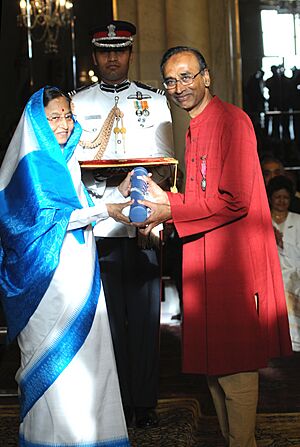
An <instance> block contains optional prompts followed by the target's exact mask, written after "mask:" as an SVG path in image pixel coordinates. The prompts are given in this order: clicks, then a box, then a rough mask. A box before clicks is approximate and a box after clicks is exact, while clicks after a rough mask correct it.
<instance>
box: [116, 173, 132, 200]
mask: <svg viewBox="0 0 300 447" xmlns="http://www.w3.org/2000/svg"><path fill="white" fill-rule="evenodd" d="M130 180H131V172H128V174H127V175H126V177H125V179H124V180H123V181H122V182H121V183H120V184H119V186H118V188H119V191H120V193H121V194H122V196H123V197H128V196H129V195H130Z"/></svg>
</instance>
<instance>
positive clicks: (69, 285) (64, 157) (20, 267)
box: [0, 87, 130, 447]
mask: <svg viewBox="0 0 300 447" xmlns="http://www.w3.org/2000/svg"><path fill="white" fill-rule="evenodd" d="M80 135H81V128H80V126H79V124H78V123H77V122H74V118H73V115H72V112H71V104H70V100H69V98H68V97H67V96H65V95H64V94H63V93H62V92H61V91H60V90H58V89H57V88H54V87H45V88H43V89H41V90H39V91H38V92H36V93H35V94H34V95H33V96H32V97H31V98H30V100H29V102H28V103H27V106H26V108H25V111H24V113H23V115H22V118H21V120H20V123H19V125H18V127H17V129H16V131H15V134H14V136H13V138H12V141H11V143H10V146H9V148H8V150H7V153H6V156H5V159H4V161H3V164H2V167H1V172H0V205H1V208H0V235H1V242H2V248H1V251H2V252H1V278H0V280H1V282H0V285H1V292H2V295H3V307H4V310H5V314H6V320H7V326H8V338H9V340H13V339H14V338H15V337H17V339H18V344H19V347H20V351H21V367H20V369H19V371H18V372H17V376H16V379H17V382H18V384H19V390H20V419H21V423H20V431H19V442H20V446H21V447H35V446H36V447H41V446H43V447H44V446H47V447H51V446H53V447H54V446H55V447H60V446H71V445H72V446H89V447H94V446H95V447H96V446H97V447H98V446H100V445H101V447H105V446H110V447H111V446H120V447H123V446H129V445H130V444H129V441H128V436H127V430H126V424H125V419H124V416H123V412H122V404H121V398H120V391H119V384H118V378H117V373H116V366H115V360H114V355H113V347H112V341H111V335H110V329H109V324H108V318H107V312H106V306H105V297H104V292H103V288H102V287H101V281H100V276H99V266H98V258H97V255H96V248H95V241H94V236H93V231H92V226H91V223H92V222H97V221H99V220H101V219H105V218H107V217H108V216H112V217H115V218H118V219H120V220H122V221H123V222H128V218H125V217H124V216H123V215H122V209H123V208H124V206H126V204H125V205H124V204H118V205H105V204H102V203H100V204H98V205H97V206H92V205H93V204H92V203H89V200H90V199H89V198H88V194H87V193H86V192H85V190H84V187H83V185H82V183H81V173H80V167H79V164H78V162H77V160H76V158H75V156H74V149H75V147H76V145H77V143H78V141H79V137H80ZM128 191H129V180H128V179H126V180H124V182H123V183H122V184H121V185H120V186H119V188H116V190H115V196H116V197H118V198H120V197H119V196H120V195H121V193H122V196H127V195H128Z"/></svg>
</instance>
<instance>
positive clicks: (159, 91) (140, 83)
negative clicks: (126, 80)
mask: <svg viewBox="0 0 300 447" xmlns="http://www.w3.org/2000/svg"><path fill="white" fill-rule="evenodd" d="M133 82H134V83H135V85H137V86H138V87H141V88H144V89H146V90H150V91H151V92H155V93H158V94H159V95H164V94H165V92H164V90H162V89H160V88H155V87H152V85H148V84H144V83H143V82H140V81H133Z"/></svg>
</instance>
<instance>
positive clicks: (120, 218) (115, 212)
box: [106, 200, 133, 224]
mask: <svg viewBox="0 0 300 447" xmlns="http://www.w3.org/2000/svg"><path fill="white" fill-rule="evenodd" d="M132 203H133V200H131V201H129V202H125V203H107V204H106V207H107V212H108V214H109V217H112V218H113V219H114V220H115V221H117V222H122V223H124V224H130V223H131V222H130V220H129V217H127V216H125V215H124V214H123V213H122V211H123V209H124V208H126V207H127V206H130V205H131V204H132Z"/></svg>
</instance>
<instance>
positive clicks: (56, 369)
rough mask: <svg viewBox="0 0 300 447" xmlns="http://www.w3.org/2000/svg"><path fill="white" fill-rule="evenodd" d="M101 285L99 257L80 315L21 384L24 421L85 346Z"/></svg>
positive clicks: (21, 411) (76, 316) (21, 417)
mask: <svg viewBox="0 0 300 447" xmlns="http://www.w3.org/2000/svg"><path fill="white" fill-rule="evenodd" d="M100 284H101V283H100V271H99V264H98V258H97V256H95V268H94V278H93V285H92V288H91V291H90V294H89V296H88V297H87V300H86V302H85V304H84V306H83V307H82V308H81V310H80V312H78V314H77V315H75V316H73V318H72V319H71V321H70V322H69V325H68V326H67V327H66V328H65V330H64V331H63V333H62V334H61V335H60V336H59V337H58V339H57V340H56V342H55V343H54V344H53V346H52V347H51V348H50V349H49V351H47V352H46V353H45V354H44V355H43V356H42V357H41V359H40V360H39V361H38V362H37V363H36V364H35V365H34V366H33V368H32V369H31V371H30V372H29V373H28V374H26V376H25V377H24V378H23V379H22V380H21V382H20V391H21V402H20V404H21V410H20V420H21V421H23V419H24V417H25V416H26V414H27V413H28V412H29V411H30V409H31V408H32V407H33V405H34V404H35V402H36V401H37V400H38V399H39V398H40V397H41V396H42V395H43V394H44V393H45V392H46V391H47V389H48V388H49V387H50V386H51V385H52V384H53V383H54V382H55V380H56V379H57V378H58V376H59V375H60V374H61V373H62V372H63V370H64V369H65V368H66V367H67V366H68V364H69V363H70V362H71V360H72V359H73V358H74V357H75V355H76V354H77V352H78V351H79V349H80V348H81V346H82V345H83V343H84V341H85V339H86V337H87V336H88V333H89V331H90V329H91V327H92V324H93V320H94V316H95V312H96V307H97V303H98V299H99V295H100V287H101V286H100Z"/></svg>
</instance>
